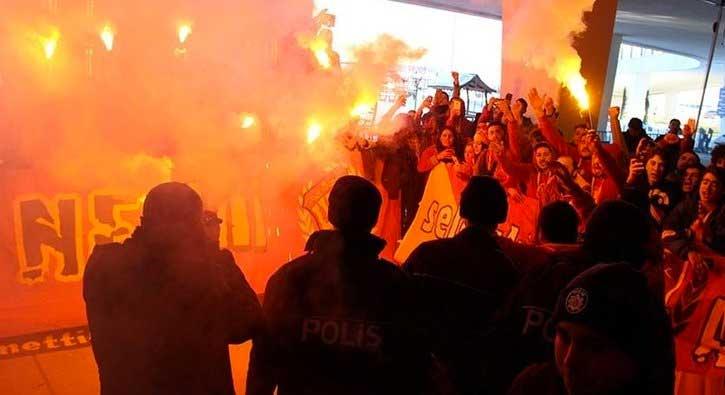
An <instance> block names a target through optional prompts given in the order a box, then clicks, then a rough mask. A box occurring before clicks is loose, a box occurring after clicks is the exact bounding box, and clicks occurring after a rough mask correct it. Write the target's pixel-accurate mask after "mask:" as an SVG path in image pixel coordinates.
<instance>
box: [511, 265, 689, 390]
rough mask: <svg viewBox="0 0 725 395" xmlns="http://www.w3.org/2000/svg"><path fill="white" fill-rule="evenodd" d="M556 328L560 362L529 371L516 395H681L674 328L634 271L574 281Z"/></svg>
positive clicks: (596, 271)
mask: <svg viewBox="0 0 725 395" xmlns="http://www.w3.org/2000/svg"><path fill="white" fill-rule="evenodd" d="M552 323H553V326H554V328H555V330H556V338H555V351H554V358H553V360H552V361H549V362H547V363H544V364H541V365H534V366H531V367H530V368H528V369H526V370H525V371H524V372H522V373H521V374H520V375H519V377H518V378H517V379H516V380H515V381H514V383H513V385H512V387H511V390H510V391H509V394H510V395H525V394H543V395H548V394H552V395H553V394H557V395H558V394H561V395H565V394H568V395H578V394H598V395H620V394H622V395H624V394H651V395H665V394H668V395H669V394H672V393H673V385H674V368H675V364H674V344H673V337H672V333H671V330H670V322H669V319H668V317H667V313H666V311H665V308H664V306H663V305H662V303H661V302H659V301H658V300H657V298H655V297H653V295H652V294H651V292H650V290H649V288H648V284H647V279H646V278H645V277H644V276H643V275H642V273H641V272H639V271H637V270H635V269H634V268H632V266H631V265H630V264H626V263H617V264H599V265H596V266H594V267H592V268H590V269H589V270H587V271H585V272H583V273H582V274H580V275H579V276H577V277H576V278H574V279H573V280H572V281H571V282H570V283H569V284H568V285H567V286H566V287H565V288H564V290H562V292H561V293H560V294H559V298H558V300H557V303H556V308H555V310H554V315H553V322H552Z"/></svg>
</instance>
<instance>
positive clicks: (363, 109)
mask: <svg viewBox="0 0 725 395" xmlns="http://www.w3.org/2000/svg"><path fill="white" fill-rule="evenodd" d="M372 108H373V106H372V105H370V104H368V103H359V104H357V105H355V107H353V109H352V111H350V115H351V116H353V117H356V118H360V117H362V116H363V115H365V114H367V113H369V112H370V110H372Z"/></svg>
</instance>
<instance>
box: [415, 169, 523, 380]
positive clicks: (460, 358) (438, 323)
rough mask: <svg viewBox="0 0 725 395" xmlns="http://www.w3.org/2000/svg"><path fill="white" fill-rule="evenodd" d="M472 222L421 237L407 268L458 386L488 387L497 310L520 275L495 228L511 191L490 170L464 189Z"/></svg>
mask: <svg viewBox="0 0 725 395" xmlns="http://www.w3.org/2000/svg"><path fill="white" fill-rule="evenodd" d="M460 207H461V217H463V218H464V219H466V221H467V222H468V226H467V227H466V228H465V229H464V230H463V231H461V232H460V233H459V234H458V235H457V236H455V237H453V238H451V239H441V240H434V241H429V242H426V243H423V244H421V245H420V246H419V247H418V248H417V249H415V251H413V253H412V254H411V255H410V257H409V258H408V260H407V261H406V263H405V264H404V265H403V269H404V270H405V271H406V272H408V273H411V274H412V275H413V278H414V279H415V280H416V283H417V284H418V286H419V297H418V298H417V300H416V309H417V310H418V311H419V312H420V314H421V318H422V320H423V321H424V322H425V324H424V325H425V327H426V329H427V330H428V331H429V333H430V335H431V341H432V342H433V347H434V348H433V350H434V353H435V355H436V357H437V358H438V359H439V360H440V362H441V364H442V365H443V367H444V368H445V372H446V374H447V376H448V379H449V380H450V381H451V384H452V386H453V388H454V391H455V392H454V393H457V394H481V393H487V392H486V391H487V389H488V388H489V381H490V379H491V377H490V376H488V374H489V371H488V369H487V365H489V364H490V363H491V362H492V361H493V360H494V359H499V358H501V357H503V355H504V354H500V355H496V354H493V353H491V352H490V347H489V346H488V344H489V343H490V342H495V340H493V339H492V338H491V333H493V328H492V325H493V322H494V316H495V313H496V311H497V310H498V309H500V308H501V307H502V306H503V304H504V302H505V300H506V298H507V297H508V296H509V293H510V292H511V291H512V290H513V289H514V287H515V286H516V283H517V281H518V280H519V272H518V268H517V267H516V266H515V265H514V264H513V263H512V262H511V260H510V259H509V258H508V257H507V256H506V255H505V254H504V253H503V251H501V249H500V247H499V245H498V243H497V242H496V239H495V238H494V232H495V230H496V227H497V225H498V224H500V223H503V222H504V221H505V220H506V216H507V215H508V202H507V201H506V192H505V191H504V190H503V187H502V186H501V184H499V182H498V181H497V180H496V179H494V178H492V177H489V176H476V177H473V178H472V179H471V181H470V183H469V184H468V186H467V187H466V188H465V189H464V190H463V193H462V195H461V206H460Z"/></svg>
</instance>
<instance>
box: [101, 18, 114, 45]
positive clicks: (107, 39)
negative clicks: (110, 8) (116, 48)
mask: <svg viewBox="0 0 725 395" xmlns="http://www.w3.org/2000/svg"><path fill="white" fill-rule="evenodd" d="M113 38H114V34H113V29H111V26H109V25H106V26H104V27H103V30H101V41H103V46H105V47H106V51H109V52H110V51H111V50H113Z"/></svg>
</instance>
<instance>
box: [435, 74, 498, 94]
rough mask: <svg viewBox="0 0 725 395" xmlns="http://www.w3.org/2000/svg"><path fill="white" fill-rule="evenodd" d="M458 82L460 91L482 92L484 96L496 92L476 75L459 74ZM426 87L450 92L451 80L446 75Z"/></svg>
mask: <svg viewBox="0 0 725 395" xmlns="http://www.w3.org/2000/svg"><path fill="white" fill-rule="evenodd" d="M460 81H461V89H462V90H463V89H465V90H469V91H477V92H483V93H484V94H489V93H494V92H497V91H496V90H495V89H493V88H491V87H490V86H488V85H487V84H486V83H485V82H483V80H482V79H481V77H479V76H478V74H465V73H461V75H460ZM428 87H429V88H433V89H444V90H451V89H453V80H452V79H451V76H450V75H447V76H445V77H444V79H440V78H439V80H438V81H436V82H435V83H433V84H431V85H428Z"/></svg>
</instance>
